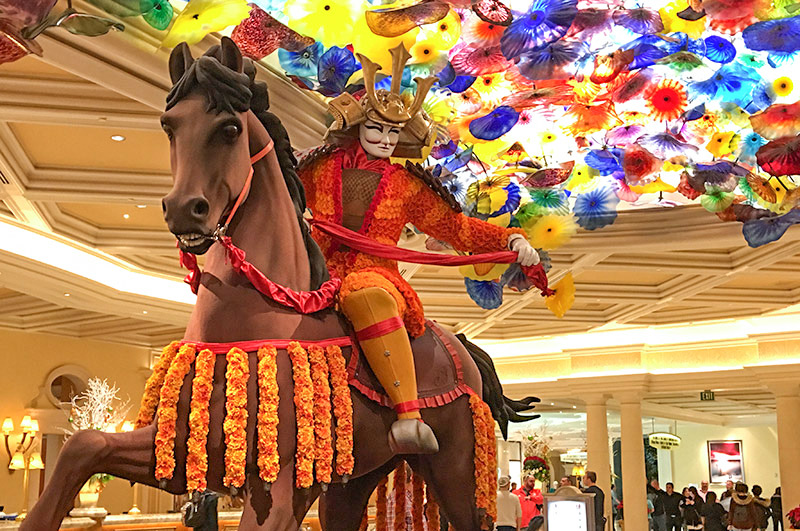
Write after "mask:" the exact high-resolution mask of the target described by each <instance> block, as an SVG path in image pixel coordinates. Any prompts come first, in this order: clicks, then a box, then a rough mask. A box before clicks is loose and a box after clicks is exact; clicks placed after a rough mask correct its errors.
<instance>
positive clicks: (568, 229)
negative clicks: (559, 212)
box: [526, 215, 578, 251]
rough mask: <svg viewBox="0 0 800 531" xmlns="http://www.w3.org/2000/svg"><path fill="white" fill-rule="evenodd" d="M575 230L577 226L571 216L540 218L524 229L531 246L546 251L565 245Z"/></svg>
mask: <svg viewBox="0 0 800 531" xmlns="http://www.w3.org/2000/svg"><path fill="white" fill-rule="evenodd" d="M577 230H578V225H577V224H576V223H575V220H574V219H573V218H572V216H555V215H547V216H542V217H540V218H539V219H538V220H537V221H536V223H534V224H533V226H531V227H530V228H529V229H528V228H526V231H527V232H528V237H529V239H530V242H531V245H533V246H534V247H536V248H539V249H544V250H546V251H550V250H553V249H558V248H559V247H561V246H562V245H564V244H565V243H567V242H568V241H569V240H570V238H572V236H573V235H574V234H575V232H576V231H577Z"/></svg>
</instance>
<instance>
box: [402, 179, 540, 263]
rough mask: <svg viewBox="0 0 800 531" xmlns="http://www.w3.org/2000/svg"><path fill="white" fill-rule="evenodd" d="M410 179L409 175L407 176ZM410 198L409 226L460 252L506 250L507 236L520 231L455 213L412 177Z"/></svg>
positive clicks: (408, 204)
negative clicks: (410, 224)
mask: <svg viewBox="0 0 800 531" xmlns="http://www.w3.org/2000/svg"><path fill="white" fill-rule="evenodd" d="M409 177H411V176H409ZM410 180H411V181H412V182H411V183H409V185H410V186H411V190H410V191H411V194H410V195H411V197H410V200H409V201H408V203H407V206H406V211H407V214H408V217H409V220H410V221H411V223H413V224H414V225H415V226H416V227H417V228H419V229H420V230H421V231H423V232H425V233H426V234H428V235H430V236H433V237H434V238H436V239H439V240H442V241H444V242H447V243H449V244H450V245H452V246H453V247H454V248H455V249H457V250H459V251H465V252H472V253H488V252H492V251H505V250H506V249H508V237H509V236H510V235H512V234H522V235H523V236H525V231H524V230H522V229H516V228H513V229H506V228H503V227H498V226H496V225H492V224H491V223H487V222H485V221H481V220H480V219H477V218H471V217H469V216H465V215H464V214H459V213H458V212H456V211H454V210H453V209H452V208H451V207H450V205H448V204H447V202H446V201H445V200H444V199H442V198H441V197H439V196H438V195H437V194H436V193H435V192H434V191H433V190H431V189H430V188H429V187H428V186H427V185H426V184H425V183H424V182H422V181H421V180H419V179H416V178H413V177H411V178H410Z"/></svg>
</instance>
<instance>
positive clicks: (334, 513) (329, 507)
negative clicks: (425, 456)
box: [319, 459, 397, 531]
mask: <svg viewBox="0 0 800 531" xmlns="http://www.w3.org/2000/svg"><path fill="white" fill-rule="evenodd" d="M396 464H397V460H396V459H393V460H392V461H390V462H388V463H386V464H385V465H383V466H381V467H379V468H377V469H376V470H373V471H372V472H370V473H369V474H366V475H363V476H360V477H358V478H355V479H351V480H350V481H348V482H347V483H344V484H342V483H334V484H331V485H330V486H329V487H328V491H327V492H326V493H324V494H323V495H322V496H321V497H320V499H319V522H320V525H322V529H323V531H356V530H357V529H358V528H359V527H360V526H361V519H362V518H363V517H364V509H366V507H367V503H368V502H369V497H370V495H372V492H373V491H374V490H375V487H377V486H378V483H380V481H381V479H383V478H385V477H386V476H387V475H388V474H389V473H390V472H391V471H392V470H394V467H395V466H396Z"/></svg>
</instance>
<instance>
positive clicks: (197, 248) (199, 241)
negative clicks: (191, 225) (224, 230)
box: [175, 232, 214, 254]
mask: <svg viewBox="0 0 800 531" xmlns="http://www.w3.org/2000/svg"><path fill="white" fill-rule="evenodd" d="M175 237H176V238H177V239H178V246H179V247H180V249H181V250H182V251H185V252H187V253H192V254H204V253H205V252H206V251H208V248H209V247H211V245H212V244H213V243H214V237H213V236H211V235H209V234H200V233H196V232H186V233H183V234H176V235H175Z"/></svg>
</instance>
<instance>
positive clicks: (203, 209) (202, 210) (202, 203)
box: [192, 199, 208, 218]
mask: <svg viewBox="0 0 800 531" xmlns="http://www.w3.org/2000/svg"><path fill="white" fill-rule="evenodd" d="M192 214H193V215H195V216H196V217H198V218H205V217H206V216H208V201H206V200H205V199H197V200H196V201H195V203H194V205H192Z"/></svg>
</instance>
